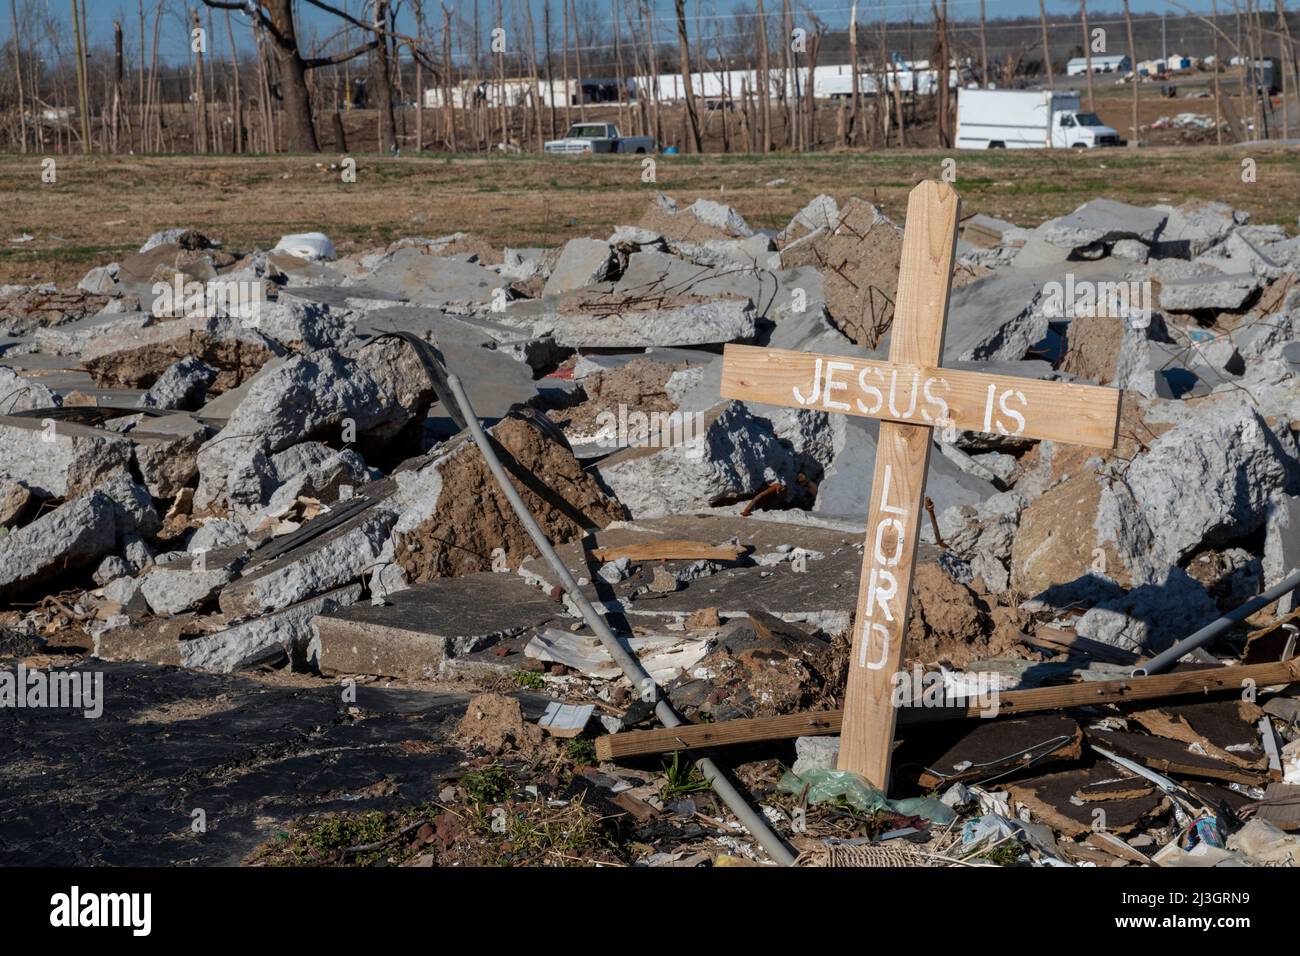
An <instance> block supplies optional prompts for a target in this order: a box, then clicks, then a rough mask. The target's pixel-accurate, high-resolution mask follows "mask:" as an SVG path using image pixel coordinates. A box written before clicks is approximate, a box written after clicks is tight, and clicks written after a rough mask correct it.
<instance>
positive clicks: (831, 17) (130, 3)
mask: <svg viewBox="0 0 1300 956" xmlns="http://www.w3.org/2000/svg"><path fill="white" fill-rule="evenodd" d="M37 2H38V3H39V4H42V5H44V7H45V8H46V9H47V10H48V11H49V12H50V13H51V14H53V15H54V16H56V17H58V18H59V19H61V20H62V21H65V22H67V21H70V19H71V14H70V12H69V6H70V3H69V0H37ZM152 2H155V0H146V5H149V4H150V3H152ZM199 2H200V0H187V3H188V4H189V5H198V4H199ZM331 2H333V3H335V4H336V5H339V6H345V7H347V8H348V9H350V10H352V11H353V12H356V11H358V10H360V9H361V8H362V5H363V4H362V0H331ZM529 2H531V3H532V5H533V9H534V11H535V15H536V17H537V26H538V29H539V30H540V29H541V13H540V11H541V6H542V0H529ZM560 2H561V0H551V9H552V17H553V19H554V20H555V21H556V23H557V24H558V21H559V9H560ZM586 2H587V0H579V7H580V8H583V5H584V4H585V3H586ZM851 2H852V0H794V3H793V6H794V7H795V9H796V11H802V10H803V9H805V8H807V9H811V10H813V11H814V12H815V13H816V14H817V15H818V16H819V17H820V18H821V19H822V20H823V21H824V22H825V23H826V24H828V25H829V26H830V27H831V28H832V29H835V28H841V27H843V26H845V25H846V24H847V23H848V16H849V14H848V10H849V4H850V3H851ZM881 2H882V0H860V2H859V15H860V16H864V17H867V18H869V19H871V20H875V19H876V18H878V17H879V11H880V6H881ZM1180 2H1182V4H1183V6H1184V7H1187V8H1190V9H1192V10H1197V11H1207V12H1208V11H1209V9H1210V0H1180ZM1293 2H1294V0H1293ZM20 3H21V0H20ZM494 3H495V0H480V10H481V12H482V16H483V18H484V22H485V23H486V21H487V14H488V11H489V10H490V9H491V8H492V6H493V5H494ZM700 3H702V7H701V6H700V5H699V4H700ZM883 3H884V5H885V7H886V9H887V10H888V11H889V13H890V18H891V19H906V17H907V15H908V12H909V11H911V12H913V13H914V15H915V17H916V18H917V19H918V20H924V19H928V18H929V16H930V3H929V0H883ZM751 4H752V0H751ZM985 4H986V9H987V15H988V17H989V18H990V19H995V18H998V17H1017V16H1037V14H1038V0H985ZM425 5H426V8H428V9H429V10H430V14H429V16H430V17H431V18H434V17H438V18H440V16H441V14H440V13H439V12H438V2H437V0H427V2H426V4H425ZM596 5H597V6H598V7H601V8H607V5H608V0H596ZM765 5H766V6H767V7H768V10H769V12H770V11H771V10H773V9H775V10H777V11H778V12H779V10H780V0H767V2H766V4H765ZM4 6H5V7H7V6H8V4H4ZM173 6H179V5H178V4H173ZM405 6H406V7H409V6H410V4H409V3H407V4H405ZM448 6H450V7H452V8H453V9H455V10H458V11H462V12H464V13H468V12H469V11H471V10H472V9H473V6H472V2H466V0H451V2H449V3H448ZM1269 6H1270V7H1271V4H1270V5H1269ZM650 7H651V8H652V9H653V10H654V11H655V12H656V15H657V17H659V18H662V26H660V25H658V24H657V25H656V33H658V34H659V35H660V36H661V37H663V38H664V39H665V40H668V39H670V37H671V34H670V32H669V31H670V30H671V29H672V27H671V24H672V17H673V3H672V0H650ZM734 7H735V4H734V3H733V0H699V2H698V3H697V0H688V2H687V11H688V14H689V15H690V16H691V21H692V23H691V29H692V32H693V31H694V19H695V13H696V11H697V8H698V9H701V10H702V12H703V15H704V16H705V18H706V20H707V18H708V17H709V16H710V15H717V16H719V17H724V18H727V19H729V18H730V14H731V12H732V10H733V9H734ZM1131 7H1132V9H1133V12H1134V13H1159V12H1167V13H1168V15H1169V16H1170V17H1183V16H1186V15H1187V14H1186V13H1185V11H1184V10H1181V9H1179V8H1178V7H1175V6H1174V5H1173V4H1171V3H1169V2H1167V0H1131ZM86 8H87V15H88V18H89V21H90V24H89V26H90V30H89V32H90V36H91V42H92V45H94V44H106V43H108V42H110V39H111V36H112V29H113V21H114V20H116V19H120V20H121V21H122V23H123V28H124V30H125V32H126V36H127V38H128V40H127V42H128V46H133V45H134V44H133V41H132V38H134V37H135V36H136V30H137V23H138V14H137V8H136V0H86ZM948 8H949V16H950V17H951V18H952V19H954V20H961V19H975V18H977V17H978V15H979V0H948ZM1219 8H1220V13H1221V14H1223V13H1225V12H1230V10H1231V0H1221V2H1220V4H1219ZM1122 9H1123V7H1122V5H1121V2H1120V0H1089V2H1088V16H1089V18H1090V19H1093V18H1096V19H1105V18H1107V17H1111V16H1117V15H1120V14H1121V11H1122ZM1047 10H1048V12H1049V13H1060V14H1068V15H1071V16H1077V15H1078V10H1079V6H1078V3H1077V2H1076V0H1064V2H1062V0H1048V3H1047ZM5 12H6V13H7V11H5ZM299 15H300V24H301V26H300V29H301V30H302V32H303V33H304V34H313V33H314V34H315V35H316V36H321V37H324V36H328V35H330V34H332V33H333V32H334V31H335V30H336V29H337V25H338V23H339V21H338V20H337V19H336V18H334V17H333V16H331V15H330V14H328V13H324V12H322V11H319V10H316V9H315V8H313V7H311V6H309V5H308V4H306V3H301V4H300V14H299ZM1271 15H1272V14H1271V13H1270V16H1271ZM216 16H217V19H216V21H215V22H216V24H217V34H218V36H217V46H218V48H219V49H220V48H224V45H225V42H226V40H225V29H224V20H223V19H222V18H221V15H220V14H217V15H216ZM243 19H244V18H243V17H242V16H236V18H235V23H236V25H235V32H236V38H237V42H239V43H240V44H241V45H242V44H243V43H244V40H245V38H246V37H247V35H248V30H247V27H246V26H243V27H242V29H241V25H240V24H241V21H243ZM406 19H407V20H408V23H407V24H406V25H405V27H406V28H407V29H411V18H410V14H409V11H408V12H407V13H406ZM244 22H246V21H244ZM707 30H708V25H707V24H706V32H707ZM661 31H662V32H661ZM9 33H10V26H9V18H8V16H4V17H0V43H2V42H4V41H5V40H6V39H8V36H9ZM162 37H163V41H162V45H163V48H164V49H165V48H167V47H168V46H170V45H171V44H172V43H177V44H180V43H183V42H184V37H185V28H184V26H183V25H182V22H181V19H180V17H179V15H178V14H173V15H172V16H171V17H169V18H168V20H167V21H166V22H165V23H164V27H163V32H162ZM182 49H183V48H182Z"/></svg>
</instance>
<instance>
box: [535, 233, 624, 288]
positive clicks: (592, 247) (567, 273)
mask: <svg viewBox="0 0 1300 956" xmlns="http://www.w3.org/2000/svg"><path fill="white" fill-rule="evenodd" d="M613 265H614V258H613V250H612V249H611V248H610V246H609V243H607V242H604V241H602V240H599V239H570V240H569V241H568V242H567V243H565V246H564V250H563V251H562V252H561V253H560V258H559V261H557V262H556V263H555V268H553V269H552V270H551V275H550V278H548V279H547V280H546V286H545V288H544V289H543V290H542V294H543V295H562V294H563V293H565V292H572V291H574V290H575V289H581V288H582V287H583V286H587V285H591V284H592V283H594V282H602V281H604V280H605V279H606V278H608V277H609V274H610V270H611V269H612V268H613Z"/></svg>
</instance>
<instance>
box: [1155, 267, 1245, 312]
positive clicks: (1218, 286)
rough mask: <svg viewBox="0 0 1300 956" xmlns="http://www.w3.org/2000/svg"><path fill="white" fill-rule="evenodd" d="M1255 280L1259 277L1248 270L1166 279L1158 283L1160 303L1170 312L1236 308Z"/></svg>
mask: <svg viewBox="0 0 1300 956" xmlns="http://www.w3.org/2000/svg"><path fill="white" fill-rule="evenodd" d="M1259 284H1260V280H1259V277H1258V276H1256V275H1253V274H1251V273H1249V272H1244V273H1238V274H1236V275H1224V274H1221V273H1220V274H1217V275H1199V276H1188V277H1186V278H1183V279H1170V280H1169V281H1168V282H1164V283H1162V284H1161V286H1160V307H1161V308H1162V309H1168V310H1169V311H1171V312H1199V311H1205V310H1212V311H1216V312H1217V311H1224V310H1227V311H1234V310H1239V309H1242V308H1244V307H1245V306H1246V304H1247V303H1248V302H1249V301H1250V299H1251V297H1252V296H1253V295H1254V294H1255V292H1256V291H1257V290H1258V289H1259Z"/></svg>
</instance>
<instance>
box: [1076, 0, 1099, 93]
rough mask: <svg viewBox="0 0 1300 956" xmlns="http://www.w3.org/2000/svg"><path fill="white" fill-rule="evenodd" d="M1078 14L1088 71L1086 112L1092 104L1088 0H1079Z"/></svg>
mask: <svg viewBox="0 0 1300 956" xmlns="http://www.w3.org/2000/svg"><path fill="white" fill-rule="evenodd" d="M1079 16H1080V17H1081V18H1082V19H1083V56H1084V59H1085V60H1086V61H1087V63H1086V69H1087V71H1088V112H1090V113H1091V112H1093V111H1094V110H1095V107H1094V106H1093V104H1092V37H1091V36H1089V35H1088V0H1079Z"/></svg>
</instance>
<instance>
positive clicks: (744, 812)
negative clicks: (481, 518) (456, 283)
mask: <svg viewBox="0 0 1300 956" xmlns="http://www.w3.org/2000/svg"><path fill="white" fill-rule="evenodd" d="M447 384H448V386H449V387H450V389H451V393H452V395H453V396H455V398H456V403H457V404H458V405H459V406H460V410H461V412H462V413H464V416H465V424H466V427H467V428H469V433H470V437H472V438H473V439H474V444H476V445H477V446H478V448H479V451H481V452H482V453H483V458H484V460H485V461H486V462H487V464H488V468H490V469H491V471H492V476H493V477H494V478H496V480H497V484H499V485H500V486H501V490H502V491H503V492H505V496H506V499H507V500H508V501H509V502H510V507H511V508H513V509H514V512H515V514H516V515H518V516H519V520H520V521H521V522H523V525H524V529H525V530H526V531H527V532H528V536H529V537H530V538H532V539H533V544H535V545H537V549H538V551H540V552H541V554H542V556H543V557H544V558H546V561H547V563H548V564H549V565H550V566H551V569H552V570H553V571H554V572H555V574H556V576H557V577H558V578H559V579H560V582H561V584H562V585H563V587H564V590H565V591H566V592H567V593H568V595H569V597H571V598H572V599H573V602H574V603H575V604H576V605H577V606H578V609H579V610H580V611H581V612H582V618H583V620H584V621H586V622H587V626H588V627H590V628H591V629H592V631H594V632H595V634H596V636H597V637H598V638H600V642H601V644H603V645H604V646H605V649H606V650H607V651H609V656H610V657H612V658H613V659H614V663H616V664H618V666H619V669H620V670H622V672H623V674H624V676H625V677H627V679H628V680H630V681H631V682H632V686H633V687H634V688H635V689H636V691H637V692H638V693H639V694H641V696H642V699H643V700H644V699H648V696H649V695H653V696H654V700H655V716H656V717H658V718H659V722H660V723H662V724H663V725H664V726H665V727H679V726H681V724H682V723H683V721H682V719H681V717H679V716H678V714H677V712H676V711H675V710H673V708H672V705H671V704H670V703H669V702H668V700H667V699H666V698H665V697H664V696H663V695H662V693H661V692H660V689H659V685H658V684H656V683H655V679H654V678H653V677H651V676H650V674H649V673H648V672H647V671H646V669H645V668H644V667H642V666H641V661H640V660H639V659H638V658H637V656H636V655H635V654H633V653H632V652H631V650H629V649H628V647H627V646H626V645H625V644H624V643H623V641H622V640H620V639H619V637H618V635H616V634H615V633H614V632H613V631H612V630H611V629H610V627H609V625H608V624H606V623H605V618H604V617H602V616H601V614H600V613H599V612H598V611H597V610H596V609H595V608H594V607H593V606H592V604H591V602H590V601H588V600H587V598H586V596H585V595H584V594H583V593H582V591H581V589H580V588H579V587H578V582H577V581H575V580H574V579H573V575H572V574H570V573H569V569H568V568H567V567H565V566H564V562H563V561H561V560H560V556H559V555H558V554H556V553H555V548H554V546H552V544H551V542H550V539H549V538H547V537H546V532H545V531H543V530H542V528H541V526H540V525H539V524H538V523H537V520H536V519H535V518H534V517H533V515H532V512H530V511H529V510H528V506H527V505H526V504H525V503H524V499H523V498H522V497H520V495H519V492H518V491H516V490H515V486H514V484H513V483H512V482H511V481H510V476H509V475H508V474H507V473H506V469H505V466H503V465H502V464H501V459H500V458H498V457H497V454H496V451H494V450H493V448H492V443H491V442H490V441H489V440H488V436H487V434H486V433H485V432H484V431H483V426H482V425H481V424H480V423H479V420H478V416H477V415H476V414H475V413H474V407H473V406H472V405H471V404H470V401H469V396H468V395H466V394H465V389H464V388H463V387H462V386H461V383H460V378H459V376H457V375H454V374H452V375H448V376H447ZM695 765H696V766H697V767H699V768H700V772H701V773H702V774H703V775H704V779H705V780H707V781H708V782H709V786H711V787H712V788H713V792H714V793H716V794H717V795H718V797H719V798H720V799H721V800H722V802H723V803H725V804H726V805H727V807H728V808H729V809H730V810H731V812H732V813H734V814H735V815H736V819H738V820H739V821H740V823H741V826H743V827H744V828H745V829H746V830H748V831H749V833H750V835H752V836H753V837H754V839H756V840H757V841H758V842H759V843H760V844H762V847H763V849H764V850H766V851H767V854H768V856H770V857H771V858H772V859H773V860H775V861H776V862H777V863H779V864H781V865H782V866H790V865H792V864H793V863H794V854H793V853H792V852H791V850H790V848H789V847H788V846H786V844H785V841H783V840H782V839H781V838H780V837H779V836H777V834H776V833H775V832H774V831H773V830H772V828H771V827H770V826H768V824H767V820H766V818H765V817H764V816H763V815H762V814H761V813H759V812H757V811H756V810H755V809H754V808H753V807H751V806H750V805H749V802H748V801H747V800H746V799H745V798H744V796H742V795H741V793H740V791H739V790H737V789H736V788H735V786H734V785H733V784H732V782H731V781H730V780H728V779H727V777H726V776H725V775H724V774H723V773H722V771H721V770H719V769H718V766H717V764H715V763H714V762H713V761H712V760H710V759H709V758H708V757H699V758H697V759H696V760H695Z"/></svg>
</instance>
